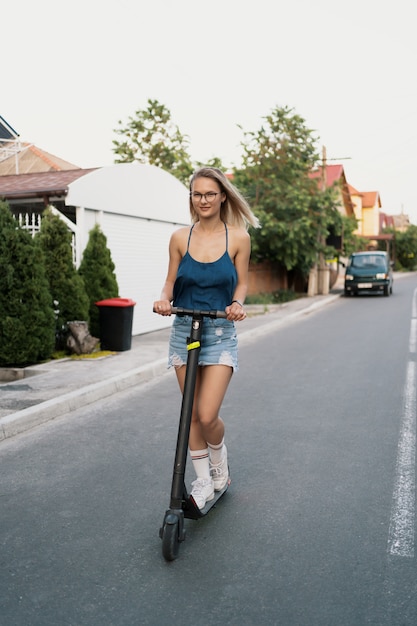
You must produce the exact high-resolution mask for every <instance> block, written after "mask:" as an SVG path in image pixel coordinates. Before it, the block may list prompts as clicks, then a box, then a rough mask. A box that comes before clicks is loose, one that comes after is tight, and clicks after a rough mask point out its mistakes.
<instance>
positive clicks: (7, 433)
mask: <svg viewBox="0 0 417 626" xmlns="http://www.w3.org/2000/svg"><path fill="white" fill-rule="evenodd" d="M166 371H167V360H166V358H164V359H160V360H158V361H155V362H153V363H149V364H148V365H143V366H141V367H138V368H137V369H133V370H129V371H128V372H125V373H123V374H119V375H118V376H114V377H112V378H106V380H103V381H101V382H99V383H94V384H92V385H88V386H86V387H83V388H81V389H77V391H71V392H70V393H66V394H65V395H63V396H60V397H58V398H53V399H51V400H46V401H45V402H41V403H40V404H36V405H34V406H31V407H28V408H27V409H23V410H22V411H17V412H16V413H12V414H11V415H6V416H5V417H2V418H1V419H0V441H2V440H3V439H7V438H9V437H14V436H15V435H18V434H19V433H22V432H24V431H26V430H29V429H30V428H33V427H34V426H38V425H40V424H43V423H44V422H48V421H50V420H53V419H55V418H56V417H60V416H61V415H65V414H67V413H71V412H72V411H76V410H77V409H79V408H81V407H83V406H87V405H88V404H92V403H93V402H96V401H97V400H103V399H104V398H107V397H109V396H112V395H114V394H115V393H117V392H118V391H123V390H124V389H128V388H129V387H132V386H134V385H140V384H143V383H146V382H149V381H150V380H152V379H153V378H156V377H158V376H161V375H162V374H163V373H164V372H166Z"/></svg>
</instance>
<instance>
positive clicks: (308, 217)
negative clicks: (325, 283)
mask: <svg viewBox="0 0 417 626" xmlns="http://www.w3.org/2000/svg"><path fill="white" fill-rule="evenodd" d="M242 147H243V159H242V166H243V167H242V168H241V169H238V170H236V171H235V172H234V179H235V183H236V185H237V186H238V187H239V189H240V190H241V191H242V192H243V193H244V194H245V195H246V197H247V198H248V200H249V202H250V204H251V206H252V209H253V210H254V212H255V213H256V214H257V216H258V218H259V220H260V222H261V226H262V228H261V229H259V230H256V231H254V232H253V234H252V242H253V244H252V245H253V253H252V258H253V259H254V260H255V261H258V262H260V261H265V260H268V261H271V262H277V263H279V264H280V265H282V266H284V267H286V268H287V270H291V269H294V268H297V269H299V270H300V271H301V272H302V273H303V274H304V275H306V274H307V273H308V270H309V269H310V267H311V265H312V264H313V263H314V262H315V260H316V259H317V254H318V253H319V252H326V246H325V244H324V242H325V239H326V237H327V235H328V234H329V230H330V227H332V230H333V232H336V233H337V232H339V231H341V229H342V224H341V216H340V214H339V211H338V210H337V206H336V196H335V190H334V189H323V188H322V185H321V183H320V177H319V178H318V179H317V178H316V179H315V178H312V177H311V172H312V171H313V170H314V169H317V165H318V162H319V159H320V157H319V154H318V151H317V148H316V138H315V137H314V135H313V131H312V130H310V129H308V128H307V127H306V123H305V120H304V119H303V118H302V117H301V116H299V115H297V114H296V113H295V112H294V111H293V110H292V109H290V108H288V107H282V108H280V107H277V108H275V109H274V110H272V111H271V113H270V114H269V115H267V116H266V117H265V118H264V124H263V125H262V127H261V128H260V130H258V131H256V132H245V133H244V141H243V142H242ZM333 254H334V250H333Z"/></svg>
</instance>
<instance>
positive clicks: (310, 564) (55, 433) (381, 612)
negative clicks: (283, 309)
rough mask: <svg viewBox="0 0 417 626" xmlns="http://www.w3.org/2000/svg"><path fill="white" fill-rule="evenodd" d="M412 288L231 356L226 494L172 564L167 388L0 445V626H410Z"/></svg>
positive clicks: (128, 395)
mask: <svg viewBox="0 0 417 626" xmlns="http://www.w3.org/2000/svg"><path fill="white" fill-rule="evenodd" d="M416 287H417V285H416V284H415V277H414V276H413V277H410V278H404V279H402V280H401V281H398V283H397V284H396V285H395V286H394V295H393V296H392V297H390V298H384V297H382V296H381V297H378V296H372V297H368V296H362V297H358V298H340V299H339V300H338V301H336V302H335V303H333V304H331V305H329V306H328V307H326V308H325V309H321V310H318V311H317V312H314V313H312V314H310V315H309V316H307V317H303V318H299V319H298V320H296V321H294V322H291V323H288V324H286V325H283V326H282V327H280V328H279V329H278V330H276V331H275V332H274V333H273V334H271V335H268V336H266V337H265V336H263V337H261V338H259V339H257V340H256V341H253V342H252V343H248V344H245V345H244V346H243V347H242V348H241V351H240V361H241V369H240V371H239V373H238V374H237V375H236V376H235V377H234V380H233V381H232V384H231V387H230V390H229V393H228V395H227V398H226V401H225V404H224V407H223V412H222V414H223V417H224V419H225V421H226V425H227V442H228V448H229V455H230V466H231V473H232V485H231V487H230V489H229V491H228V493H227V494H226V495H225V496H224V498H223V499H222V500H221V501H220V502H219V503H218V505H217V506H216V508H215V509H213V510H212V511H211V512H210V514H209V515H208V516H207V517H205V518H204V519H202V520H200V521H198V522H195V521H192V520H187V522H186V528H187V538H186V541H185V542H184V544H182V545H181V548H180V555H179V558H178V559H177V560H176V561H174V562H172V563H166V562H165V561H164V559H163V557H162V553H161V541H160V539H159V537H158V530H159V526H160V524H161V522H162V519H163V515H164V511H165V509H166V508H167V506H168V504H169V490H170V480H171V471H172V462H173V455H174V448H175V440H176V429H177V423H178V414H179V406H180V398H179V392H178V391H177V387H176V383H175V380H174V375H173V374H172V373H168V374H167V375H164V376H163V377H161V378H159V379H158V380H157V381H156V382H153V383H150V384H147V385H146V386H143V387H141V388H140V389H137V390H130V391H127V392H123V393H119V394H117V395H115V396H114V397H113V398H112V400H111V401H105V402H104V401H103V402H98V403H96V404H94V405H92V406H89V407H87V408H85V409H82V410H79V411H77V412H75V413H73V414H71V415H70V416H66V417H63V418H60V419H57V420H55V421H54V422H51V423H48V424H46V425H44V426H41V427H38V428H36V429H34V430H32V431H30V432H28V433H25V434H22V435H19V436H17V437H15V438H13V439H11V440H7V441H4V442H2V444H1V446H0V467H1V473H0V503H1V510H2V514H1V521H0V525H1V561H0V564H1V567H0V623H1V624H2V626H61V625H63V626H64V625H65V626H66V625H71V626H107V625H114V626H131V625H132V626H133V625H149V626H164V625H165V624H166V625H168V624H169V625H173V626H177V625H187V626H188V625H193V626H200V625H201V626H211V625H212V626H217V625H220V624H231V625H236V626H238V625H239V626H244V625H248V626H252V625H255V624H256V625H258V624H260V625H264V624H265V625H282V626H357V625H358V626H359V625H360V626H362V625H365V624H366V625H368V624H370V625H372V626H400V625H401V626H408V625H410V626H411V625H414V624H415V623H416V619H417V618H416V616H417V576H416V574H417V568H416V562H415V538H414V522H415V520H414V517H415V469H414V467H415V396H416V392H415V389H416V378H417V377H416V372H415V365H416V364H415V358H416V357H415V352H416V335H415V334H416V326H415V324H417V321H416V318H417V313H416V311H417V305H416V297H415V295H414V290H415V288H416ZM191 479H192V475H191V468H189V480H191Z"/></svg>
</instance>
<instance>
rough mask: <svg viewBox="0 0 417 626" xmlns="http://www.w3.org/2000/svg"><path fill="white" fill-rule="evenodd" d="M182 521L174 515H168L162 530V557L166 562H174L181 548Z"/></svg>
mask: <svg viewBox="0 0 417 626" xmlns="http://www.w3.org/2000/svg"><path fill="white" fill-rule="evenodd" d="M180 532H181V530H180V520H179V518H178V517H177V516H176V515H175V514H173V513H170V514H168V515H167V516H166V517H165V519H164V523H163V525H162V528H161V530H160V533H159V534H160V536H161V539H162V555H163V557H164V559H165V560H166V561H174V560H175V559H176V558H177V556H178V551H179V548H180Z"/></svg>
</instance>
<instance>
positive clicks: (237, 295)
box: [226, 230, 251, 321]
mask: <svg viewBox="0 0 417 626" xmlns="http://www.w3.org/2000/svg"><path fill="white" fill-rule="evenodd" d="M250 250H251V246H250V236H249V234H248V233H247V232H246V231H243V230H241V231H240V232H239V238H238V246H237V252H236V254H235V258H234V262H235V267H236V272H237V284H236V289H235V292H234V294H233V300H237V302H233V303H232V304H231V305H230V306H228V307H226V313H227V317H228V319H230V320H234V321H241V320H243V319H245V317H246V313H245V311H244V308H243V303H244V302H245V298H246V294H247V291H248V273H249V259H250Z"/></svg>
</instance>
